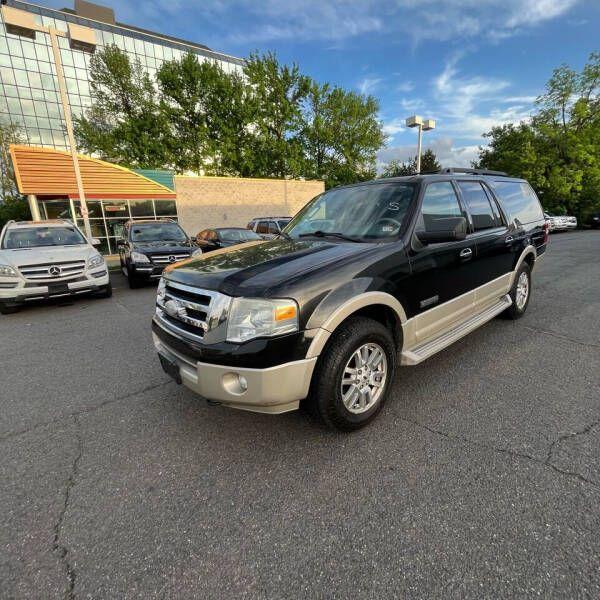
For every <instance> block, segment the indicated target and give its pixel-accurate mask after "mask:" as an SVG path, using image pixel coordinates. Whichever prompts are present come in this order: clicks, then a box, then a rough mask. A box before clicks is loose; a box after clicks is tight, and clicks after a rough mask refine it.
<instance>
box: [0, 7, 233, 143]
mask: <svg viewBox="0 0 600 600" xmlns="http://www.w3.org/2000/svg"><path fill="white" fill-rule="evenodd" d="M6 4H7V6H9V7H13V8H16V9H19V10H23V11H26V12H28V13H31V14H32V15H33V17H34V19H35V21H36V22H37V23H39V24H41V25H45V26H47V27H48V26H51V27H54V28H56V29H58V30H60V31H67V28H68V26H69V24H70V23H71V24H75V25H83V26H85V27H88V28H90V29H93V31H94V34H95V37H96V48H97V49H101V48H102V47H104V46H106V45H108V44H116V45H117V46H118V47H119V48H121V49H122V50H124V51H125V52H127V53H128V54H129V55H130V56H131V57H132V58H134V59H138V60H139V61H140V62H141V64H142V65H143V66H144V67H145V68H146V70H147V71H148V73H149V74H150V75H151V76H154V74H155V73H156V70H157V69H158V68H159V67H160V65H161V64H162V63H163V62H164V61H166V60H173V59H179V58H181V57H182V56H183V55H184V54H185V53H187V52H190V51H191V52H194V53H195V54H196V55H198V57H199V59H200V60H216V61H219V63H220V65H221V66H222V68H223V69H224V70H226V71H231V70H235V69H239V68H240V66H241V65H242V63H243V61H242V60H241V59H239V58H235V57H233V56H228V55H226V54H222V53H219V52H215V51H212V50H210V49H209V48H207V47H206V46H202V45H200V44H195V43H192V42H187V41H184V40H179V39H176V38H173V37H169V36H166V35H161V34H159V33H154V32H150V31H146V30H142V29H140V28H137V27H134V26H131V25H125V24H123V23H118V22H116V21H115V18H114V13H113V11H112V9H109V8H105V7H100V6H97V5H94V4H91V3H89V2H82V1H81V0H75V10H67V9H62V10H53V9H50V8H45V7H42V6H37V5H35V4H30V3H28V2H21V1H18V0H7V2H6ZM59 44H60V52H61V58H62V62H63V67H64V72H65V79H66V84H67V91H68V100H69V104H70V106H71V112H72V114H73V116H74V117H76V116H78V115H80V114H81V112H82V111H83V110H84V109H85V108H86V107H87V106H89V105H90V102H91V98H90V78H89V63H90V56H91V53H90V52H86V51H83V50H80V49H72V48H71V47H70V46H69V40H68V39H67V38H65V37H63V38H59ZM0 81H1V88H2V89H1V90H0V120H2V121H4V122H10V123H13V124H15V125H17V126H18V127H19V128H20V130H21V132H22V134H23V138H24V141H25V142H26V143H29V144H32V145H36V146H46V147H53V148H58V149H67V137H66V133H65V125H64V120H63V115H62V109H61V105H60V98H59V90H58V82H57V80H56V72H55V69H54V65H53V60H52V49H51V46H50V39H49V36H48V34H45V33H42V32H37V33H36V35H35V39H32V38H29V37H26V36H23V35H14V34H13V33H9V32H7V28H6V26H5V23H4V22H2V23H0Z"/></svg>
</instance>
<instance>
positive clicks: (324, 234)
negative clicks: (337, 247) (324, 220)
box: [298, 229, 360, 242]
mask: <svg viewBox="0 0 600 600" xmlns="http://www.w3.org/2000/svg"><path fill="white" fill-rule="evenodd" d="M298 237H335V238H339V239H340V240H346V241H347V242H360V240H359V239H356V238H353V237H350V236H348V235H344V234H343V233H339V232H338V231H321V230H320V229H317V231H312V232H310V233H301V234H300V235H299V236H298Z"/></svg>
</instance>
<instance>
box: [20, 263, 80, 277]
mask: <svg viewBox="0 0 600 600" xmlns="http://www.w3.org/2000/svg"><path fill="white" fill-rule="evenodd" d="M85 265H86V261H85V260H77V261H66V262H65V261H63V262H52V263H40V264H37V265H22V266H20V267H19V271H20V272H21V275H23V277H25V279H29V280H35V281H41V280H48V281H57V280H58V281H60V280H63V279H67V278H69V277H77V276H78V275H81V274H82V273H83V272H84V271H85ZM51 267H59V268H60V274H59V275H50V273H49V272H48V269H50V268H51Z"/></svg>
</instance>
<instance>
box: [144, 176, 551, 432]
mask: <svg viewBox="0 0 600 600" xmlns="http://www.w3.org/2000/svg"><path fill="white" fill-rule="evenodd" d="M547 240H548V231H547V225H546V223H545V220H544V216H543V213H542V208H541V206H540V203H539V201H538V199H537V197H536V195H535V193H534V191H533V190H532V189H531V187H530V186H529V184H528V183H527V182H526V181H524V180H522V179H515V178H511V177H508V176H506V175H505V174H503V173H499V172H491V171H477V170H472V169H460V170H459V169H447V170H445V171H440V172H439V173H437V174H428V175H420V176H413V177H399V178H392V179H379V180H377V181H372V182H369V183H360V184H356V185H351V186H346V187H340V188H335V189H332V190H329V191H327V192H325V193H323V194H321V195H320V196H317V197H316V198H314V199H313V200H312V201H311V202H309V203H308V204H307V205H306V206H305V207H304V208H303V209H302V210H301V211H300V212H299V213H298V214H297V215H296V216H295V217H294V218H293V219H292V221H291V222H290V223H289V225H288V226H287V227H286V228H285V230H284V231H283V232H282V234H281V236H280V237H279V238H277V239H274V240H268V241H265V242H261V243H256V244H254V245H252V246H250V247H242V248H239V249H236V248H233V249H231V250H230V251H228V252H224V253H219V254H218V255H215V256H210V255H207V256H205V257H201V258H199V259H198V260H195V259H193V260H190V261H187V262H186V263H184V264H181V265H174V266H173V267H167V268H166V270H165V273H164V276H163V278H162V279H161V282H160V284H159V288H158V296H157V306H156V314H155V317H154V319H153V333H154V343H155V346H156V349H157V351H158V353H159V358H160V360H161V363H162V366H163V368H164V369H165V371H166V372H167V373H169V374H170V375H171V376H172V377H174V378H175V379H176V380H177V381H178V382H180V383H181V382H183V383H184V384H185V385H186V386H188V387H189V388H191V389H192V390H194V391H196V392H197V393H198V394H200V395H201V396H203V397H205V398H207V399H208V400H211V401H214V402H217V403H222V404H225V405H228V406H231V407H236V408H241V409H246V410H253V411H259V412H265V413H281V412H285V411H289V410H293V409H296V408H298V406H299V404H300V402H301V401H303V402H305V403H306V404H307V405H308V407H309V408H310V409H311V410H312V412H313V413H314V414H316V415H317V416H319V417H320V418H321V419H322V420H323V421H324V422H325V423H326V424H327V425H329V426H331V427H336V428H338V429H342V430H352V429H358V428H359V427H362V426H363V425H365V424H366V423H368V422H369V421H370V420H371V419H373V418H374V417H375V415H376V414H377V413H378V412H379V410H380V409H381V407H382V405H383V403H384V401H385V399H386V396H387V395H388V393H389V390H390V387H391V385H392V381H393V379H394V373H395V370H396V366H397V365H398V364H400V365H416V364H418V363H420V362H421V361H423V360H425V359H426V358H428V357H430V356H432V355H433V354H435V353H436V352H439V351H440V350H442V349H444V348H446V347H447V346H449V345H450V344H452V343H453V342H455V341H456V340H458V339H460V338H461V337H463V336H465V335H466V334H468V333H469V332H471V331H473V330H474V329H476V328H477V327H479V326H481V325H483V324H484V323H486V322H487V321H489V320H490V319H492V318H493V317H494V316H496V315H499V314H501V313H502V314H503V315H505V316H506V317H508V318H511V319H517V318H519V317H520V316H522V315H523V313H524V312H525V311H526V310H527V305H528V303H529V298H530V294H531V273H532V270H533V268H534V265H535V264H536V263H537V261H538V260H539V258H540V256H541V255H542V254H543V253H544V252H545V250H546V243H547Z"/></svg>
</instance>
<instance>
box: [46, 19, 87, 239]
mask: <svg viewBox="0 0 600 600" xmlns="http://www.w3.org/2000/svg"><path fill="white" fill-rule="evenodd" d="M48 33H49V34H50V42H51V44H52V53H53V54H54V66H55V67H56V76H57V78H58V89H59V91H60V101H61V104H62V109H63V114H64V116H65V124H66V125H67V137H68V138H69V148H70V150H71V158H72V159H73V169H74V171H75V180H76V181H77V191H78V192H79V202H80V205H81V216H82V217H83V224H84V227H85V235H86V236H87V238H88V240H91V239H92V228H91V227H90V219H89V213H88V208H87V203H86V201H85V192H84V191H83V181H82V180H81V171H80V170H79V159H78V158H77V147H76V146H75V136H74V135H73V121H72V119H71V107H70V106H69V99H68V96H67V86H66V83H65V74H64V71H63V66H62V60H61V58H60V49H59V47H58V39H57V31H56V29H54V28H53V27H48Z"/></svg>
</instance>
